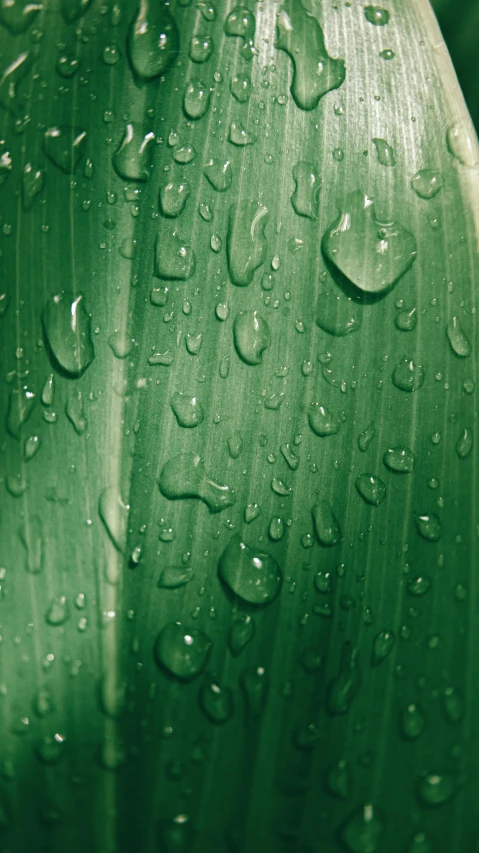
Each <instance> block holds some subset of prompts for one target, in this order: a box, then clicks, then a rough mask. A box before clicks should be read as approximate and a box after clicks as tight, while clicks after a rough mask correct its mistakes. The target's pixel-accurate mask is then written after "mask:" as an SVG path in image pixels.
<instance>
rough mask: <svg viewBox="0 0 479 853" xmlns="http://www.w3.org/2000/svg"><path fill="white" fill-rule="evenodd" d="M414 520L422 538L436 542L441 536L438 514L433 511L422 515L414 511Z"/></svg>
mask: <svg viewBox="0 0 479 853" xmlns="http://www.w3.org/2000/svg"><path fill="white" fill-rule="evenodd" d="M414 520H415V522H416V527H417V531H418V533H419V534H420V536H422V537H423V539H427V540H428V542H437V541H438V539H440V538H441V533H442V525H441V520H440V518H439V516H437V515H435V514H434V513H433V512H430V513H425V514H424V515H421V514H420V513H415V514H414Z"/></svg>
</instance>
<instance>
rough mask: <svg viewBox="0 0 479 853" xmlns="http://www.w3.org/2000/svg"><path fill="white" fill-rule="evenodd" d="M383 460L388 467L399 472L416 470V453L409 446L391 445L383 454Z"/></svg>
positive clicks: (404, 472)
mask: <svg viewBox="0 0 479 853" xmlns="http://www.w3.org/2000/svg"><path fill="white" fill-rule="evenodd" d="M383 462H384V464H385V466H386V468H389V470H390V471H397V472H398V473H399V474H409V473H410V472H411V471H414V453H413V452H412V450H410V449H409V448H408V447H389V448H388V449H387V450H386V452H385V454H384V456H383Z"/></svg>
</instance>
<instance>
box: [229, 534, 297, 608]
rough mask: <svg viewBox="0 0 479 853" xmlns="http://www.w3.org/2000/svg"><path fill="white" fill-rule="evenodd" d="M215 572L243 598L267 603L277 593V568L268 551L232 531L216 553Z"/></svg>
mask: <svg viewBox="0 0 479 853" xmlns="http://www.w3.org/2000/svg"><path fill="white" fill-rule="evenodd" d="M218 576H219V577H220V578H221V580H222V581H224V583H225V584H226V585H227V586H228V587H229V588H230V589H231V590H232V592H234V594H235V595H237V596H238V597H239V598H241V599H242V600H243V601H247V602H248V603H249V604H258V605H263V604H269V603H270V602H272V601H274V599H275V598H276V597H277V596H278V595H279V592H280V590H281V585H282V582H283V578H282V574H281V570H280V568H279V566H278V564H277V562H276V560H275V559H274V557H272V556H271V555H270V554H267V553H265V552H264V551H262V550H260V549H259V548H253V547H251V546H249V545H247V544H246V543H245V542H243V541H242V540H241V537H240V536H239V534H236V535H235V536H233V538H232V539H231V541H230V543H229V544H228V545H227V547H226V549H225V550H224V551H223V554H222V555H221V557H220V561H219V564H218Z"/></svg>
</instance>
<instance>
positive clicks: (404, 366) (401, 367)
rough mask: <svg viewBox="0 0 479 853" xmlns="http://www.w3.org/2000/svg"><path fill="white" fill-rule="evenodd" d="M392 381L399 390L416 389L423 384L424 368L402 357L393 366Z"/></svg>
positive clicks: (410, 359)
mask: <svg viewBox="0 0 479 853" xmlns="http://www.w3.org/2000/svg"><path fill="white" fill-rule="evenodd" d="M393 382H394V384H395V386H396V388H399V389H400V390H401V391H408V392H410V391H418V390H419V388H421V387H422V385H423V384H424V368H423V367H421V365H420V364H417V363H416V362H415V361H413V359H412V358H406V357H404V358H403V359H402V360H401V361H400V362H399V364H397V365H396V367H395V368H394V371H393Z"/></svg>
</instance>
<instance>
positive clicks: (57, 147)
mask: <svg viewBox="0 0 479 853" xmlns="http://www.w3.org/2000/svg"><path fill="white" fill-rule="evenodd" d="M43 149H44V151H45V154H46V155H47V157H48V159H49V160H51V162H52V163H54V164H55V166H58V168H59V169H61V170H62V172H65V173H66V174H67V175H73V173H74V171H75V169H76V168H77V166H78V164H79V163H80V161H81V160H82V159H83V157H84V154H85V149H86V131H85V130H82V128H81V127H74V126H69V125H60V126H59V127H50V128H49V129H48V130H46V131H45V135H44V137H43Z"/></svg>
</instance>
